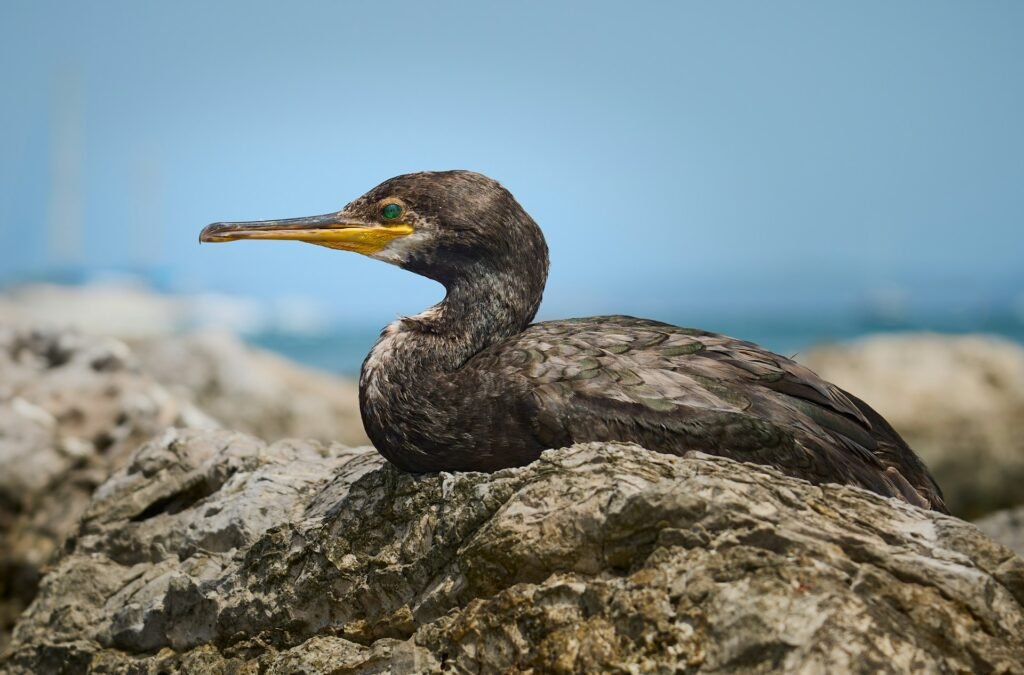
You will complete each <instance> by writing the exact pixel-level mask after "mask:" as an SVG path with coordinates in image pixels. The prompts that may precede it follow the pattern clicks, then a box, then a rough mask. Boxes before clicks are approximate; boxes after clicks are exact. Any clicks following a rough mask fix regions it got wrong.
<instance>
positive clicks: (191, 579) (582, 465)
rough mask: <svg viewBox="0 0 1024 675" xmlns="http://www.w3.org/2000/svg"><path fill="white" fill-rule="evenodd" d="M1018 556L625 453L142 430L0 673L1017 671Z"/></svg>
mask: <svg viewBox="0 0 1024 675" xmlns="http://www.w3.org/2000/svg"><path fill="white" fill-rule="evenodd" d="M1022 663H1024V560H1022V559H1021V558H1019V557H1017V556H1015V555H1013V553H1012V552H1011V551H1009V550H1008V549H1006V548H1004V547H1003V546H1000V545H998V544H996V543H994V542H992V541H991V540H989V539H988V538H987V537H985V536H984V535H983V534H982V533H981V532H980V531H979V530H978V529H977V528H976V527H974V526H973V525H970V524H968V523H965V522H963V521H960V520H957V519H955V518H952V517H949V516H943V515H940V514H936V513H934V512H930V511H924V510H921V509H917V508H914V507H912V506H909V505H907V504H905V503H902V502H899V501H896V500H885V499H883V498H881V497H878V496H877V495H874V494H872V493H869V492H866V491H863V490H859V489H857V488H851V487H843V486H824V487H816V486H812V485H810V484H808V483H806V482H804V481H801V480H798V479H794V478H789V477H786V476H783V475H781V474H780V473H778V472H775V471H773V470H771V469H767V468H765V467H762V466H756V465H746V464H739V463H736V462H731V461H728V460H723V459H718V458H713V457H709V456H706V455H700V454H692V455H689V456H687V457H673V456H668V455H661V454H657V453H653V452H649V451H647V450H644V449H642V448H639V447H637V446H633V445H625V444H588V445H579V446H574V447H572V448H566V449H561V450H553V451H548V452H546V453H544V455H543V456H542V457H541V459H540V460H538V461H536V462H534V463H532V464H530V465H528V466H525V467H519V468H514V469H506V470H503V471H499V472H497V473H494V474H479V473H460V474H454V475H453V474H446V473H442V474H432V475H422V476H414V475H408V474H403V473H401V472H399V471H397V470H395V469H394V468H393V467H391V466H389V465H386V464H385V463H384V462H383V460H382V459H381V458H380V457H379V456H378V455H377V454H376V453H375V452H374V451H373V450H371V449H369V448H355V449H353V448H347V447H344V446H341V445H338V444H334V445H329V446H328V445H322V444H318V443H314V442H306V441H280V442H277V443H274V444H272V445H269V446H268V445H266V444H264V443H263V442H261V441H258V440H256V439H254V438H252V437H249V436H245V435H241V434H237V433H233V432H226V431H193V430H168V431H166V432H164V433H163V434H162V435H161V436H160V437H159V438H157V439H154V440H153V441H151V442H149V443H147V444H146V445H144V446H143V447H142V448H141V449H140V450H139V451H138V452H137V453H136V454H135V455H134V456H133V458H132V460H131V462H130V463H129V464H128V465H127V466H125V467H124V468H122V469H120V470H119V471H118V472H117V473H115V474H114V475H113V476H112V477H111V478H110V480H109V481H107V482H106V483H105V484H104V485H103V486H101V487H100V488H99V489H98V490H97V491H96V493H95V496H94V499H93V501H92V503H91V504H90V505H89V507H88V510H87V512H86V513H85V515H84V517H83V519H82V521H81V524H80V526H79V528H78V530H77V532H76V534H75V535H74V536H73V537H72V538H71V539H70V540H69V541H68V543H67V545H66V547H65V555H64V556H63V558H62V559H61V560H60V561H59V563H58V564H57V565H56V566H55V568H54V569H53V571H52V572H51V573H50V574H49V575H47V576H46V577H45V579H44V580H43V584H42V588H41V591H40V593H39V595H38V596H37V598H36V600H35V602H34V603H33V604H32V605H31V607H29V609H28V610H27V611H26V612H25V614H24V615H23V618H22V620H21V622H20V623H19V624H18V626H17V628H16V630H15V637H14V642H13V644H12V647H11V649H10V651H9V652H8V654H7V656H6V660H5V661H4V662H3V663H0V670H3V671H4V672H9V673H12V674H20V673H37V672H47V673H59V672H63V673H81V672H96V673H122V672H132V673H225V672H261V673H263V672H265V673H296V672H304V673H320V672H333V673H340V672H352V673H370V672H396V673H423V672H441V671H444V672H480V673H499V672H556V673H557V672H566V673H568V672H653V673H658V672H664V673H670V672H671V673H674V672H680V671H694V672H696V671H720V672H721V671H745V672H768V671H773V672H774V671H782V672H797V671H799V672H822V673H824V672H863V673H868V672H872V673H873V672H878V671H880V670H889V671H915V672H916V671H921V672H969V671H996V672H1018V673H1019V672H1024V666H1022V665H1021V664H1022Z"/></svg>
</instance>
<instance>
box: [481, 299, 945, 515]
mask: <svg viewBox="0 0 1024 675" xmlns="http://www.w3.org/2000/svg"><path fill="white" fill-rule="evenodd" d="M474 361H475V362H476V363H475V364H474V365H475V367H478V368H481V369H486V370H487V371H488V372H492V373H502V374H504V375H509V376H512V377H515V378H522V379H524V380H526V382H527V388H528V390H529V391H530V392H531V394H532V396H533V398H534V400H535V402H536V405H537V415H536V424H537V428H536V430H535V432H536V434H537V435H538V437H539V439H540V440H541V442H543V443H545V444H546V446H547V447H555V446H558V445H565V444H568V443H571V442H578V441H599V440H631V441H635V442H637V443H640V444H641V445H645V446H646V447H649V448H650V449H654V450H659V451H662V452H671V453H676V454H682V453H684V452H687V451H689V450H701V451H704V452H708V453H712V454H717V455H723V456H728V457H731V458H733V459H737V460H740V461H752V462H757V463H761V464H769V465H774V466H777V467H778V468H780V469H782V470H784V471H786V472H787V473H791V474H794V475H798V476H801V477H804V478H807V479H809V480H811V481H813V482H817V483H823V482H841V483H852V484H859V485H862V486H863V487H866V488H869V489H871V490H874V491H876V492H878V493H880V494H884V495H889V496H900V497H902V498H904V499H906V500H907V501H910V502H911V503H916V504H919V505H922V506H929V505H930V506H933V507H934V508H938V509H939V510H944V506H943V503H942V495H941V491H940V490H939V488H938V486H937V485H936V484H935V482H934V480H932V478H931V476H930V475H929V474H928V472H927V469H925V467H924V466H923V464H922V463H921V462H920V460H918V458H917V457H916V456H915V455H914V453H913V452H912V451H911V450H910V449H909V448H908V447H907V445H906V443H904V442H903V440H902V439H901V438H900V437H899V435H898V434H897V433H896V432H895V431H894V430H893V429H892V427H890V426H889V425H888V424H887V423H886V422H885V420H884V419H882V417H881V416H880V415H878V413H876V412H875V411H874V410H872V409H871V408H870V407H868V406H867V405H866V404H865V403H863V402H862V401H860V400H859V399H857V398H856V397H854V396H852V395H850V394H848V393H846V392H844V391H843V390H841V389H839V388H838V387H836V386H834V385H832V384H829V383H828V382H825V381H824V380H822V379H821V378H819V377H818V376H817V375H815V374H814V373H813V372H812V371H810V370H809V369H807V368H805V367H803V366H801V365H800V364H798V363H796V362H794V361H791V360H789V359H787V358H785V357H782V356H779V355H777V354H773V353H771V352H769V351H767V350H764V349H762V348H760V347H758V346H757V345H754V344H752V343H749V342H743V341H740V340H735V339H732V338H729V337H725V336H722V335H716V334H713V333H707V332H704V331H699V330H691V329H686V328H679V327H676V326H671V325H668V324H663V323H659V322H655V321H648V320H643V319H636V318H632V317H625V316H608V317H592V318H587V319H571V320H566V321H549V322H542V323H538V324H534V325H532V326H530V327H529V328H527V330H526V331H524V332H523V333H521V334H519V335H517V336H515V337H513V338H511V339H510V340H508V341H505V342H503V343H501V344H499V345H496V346H495V347H492V348H491V349H489V350H486V351H485V352H483V353H481V354H480V355H478V356H477V357H475V359H474Z"/></svg>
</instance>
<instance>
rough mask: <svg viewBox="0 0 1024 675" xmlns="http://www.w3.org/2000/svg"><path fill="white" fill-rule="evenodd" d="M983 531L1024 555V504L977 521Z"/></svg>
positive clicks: (1018, 553) (976, 523)
mask: <svg viewBox="0 0 1024 675" xmlns="http://www.w3.org/2000/svg"><path fill="white" fill-rule="evenodd" d="M974 524H975V525H977V526H978V529H980V530H981V531H982V532H984V533H985V534H987V535H988V536H990V537H992V538H993V539H995V540H996V541H998V542H999V543H1000V544H1003V545H1004V546H1007V547H1009V548H1011V549H1013V550H1014V551H1016V552H1017V555H1019V556H1021V557H1024V506H1018V507H1017V508H1014V509H1006V510H1004V511H997V512H996V513H991V514H989V515H987V516H985V517H984V518H982V519H981V520H978V521H975V523H974Z"/></svg>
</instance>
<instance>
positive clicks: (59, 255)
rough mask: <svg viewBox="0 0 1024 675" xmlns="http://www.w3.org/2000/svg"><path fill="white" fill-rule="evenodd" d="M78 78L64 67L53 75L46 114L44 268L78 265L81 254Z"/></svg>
mask: <svg viewBox="0 0 1024 675" xmlns="http://www.w3.org/2000/svg"><path fill="white" fill-rule="evenodd" d="M82 131H83V120H82V77H81V74H80V73H79V71H78V70H77V69H75V68H72V67H68V68H67V69H65V70H63V71H61V72H60V73H59V74H58V75H57V76H56V77H55V78H54V92H53V102H52V110H51V117H50V142H51V147H50V163H51V164H50V192H49V195H48V210H47V211H48V213H47V224H48V228H47V249H46V251H47V258H48V260H47V267H49V268H50V269H51V270H52V269H64V270H66V269H73V268H79V267H80V266H81V265H82V264H83V263H84V259H83V256H82V241H83V238H82V220H83V219H82V163H83V161H82V160H83V158H82V149H83V142H82V137H83V133H82Z"/></svg>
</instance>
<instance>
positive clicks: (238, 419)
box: [0, 322, 366, 647]
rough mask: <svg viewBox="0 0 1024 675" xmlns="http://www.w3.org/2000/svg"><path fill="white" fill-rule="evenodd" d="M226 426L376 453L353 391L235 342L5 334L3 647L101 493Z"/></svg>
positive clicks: (1, 359)
mask: <svg viewBox="0 0 1024 675" xmlns="http://www.w3.org/2000/svg"><path fill="white" fill-rule="evenodd" d="M200 408H201V409H202V410H203V412H200ZM207 412H209V413H211V414H210V415H207V414H206V413H207ZM214 418H216V420H215V419H214ZM218 422H220V423H222V424H223V425H224V426H227V427H229V428H234V429H239V430H242V431H247V432H250V433H253V434H255V435H257V436H260V437H262V438H265V439H268V440H276V439H278V438H282V437H284V436H302V437H309V438H313V439H322V440H327V439H334V440H340V441H343V442H347V443H349V444H361V443H365V442H366V437H365V434H364V433H363V427H362V422H361V421H360V419H359V411H358V391H357V388H356V385H355V384H354V383H352V382H349V381H347V380H343V379H341V378H335V377H331V376H329V375H325V374H320V373H315V372H313V371H309V370H307V369H304V368H301V367H299V366H296V365H293V364H291V363H289V362H288V361H286V360H284V359H281V358H278V357H276V356H273V355H271V354H269V353H266V352H263V351H262V350H258V349H252V348H249V347H247V346H245V345H244V344H242V343H241V342H240V341H239V340H237V339H236V338H233V337H230V336H227V335H224V334H197V335H189V336H180V337H160V338H147V339H145V340H140V341H138V342H137V343H136V345H135V348H134V349H129V348H128V347H127V346H126V345H125V344H124V343H123V342H120V341H118V340H114V339H109V338H98V337H93V336H88V335H83V334H79V333H76V332H72V331H67V330H57V329H34V328H32V327H30V326H28V325H27V324H26V323H24V322H20V323H19V324H18V327H15V326H14V325H4V324H0V647H3V645H4V644H6V642H7V639H8V637H9V634H10V630H11V628H12V627H13V625H14V622H15V620H16V618H17V616H18V614H19V613H20V612H21V610H22V609H24V607H25V606H26V605H27V604H28V602H30V601H31V599H32V597H33V596H34V594H35V589H36V587H37V584H38V580H39V577H40V574H41V573H42V570H43V569H44V568H45V566H46V564H47V563H48V561H49V560H50V559H51V558H52V556H53V554H54V551H55V550H56V549H57V548H58V547H59V546H60V544H61V542H62V541H63V540H64V538H65V537H66V536H67V535H68V534H69V533H70V532H71V531H72V530H73V529H74V527H75V526H76V523H77V521H78V519H79V517H80V516H81V515H82V512H83V511H84V510H85V507H86V505H87V504H88V503H89V499H90V497H91V495H92V491H93V489H95V487H96V486H98V485H99V484H101V483H102V482H103V481H105V480H106V479H107V478H108V477H109V475H110V474H111V472H113V471H114V470H116V469H118V468H120V467H121V466H123V465H124V464H125V463H126V462H127V460H128V457H129V456H130V455H131V453H132V452H134V451H135V450H136V449H137V448H138V447H139V445H141V444H142V443H143V442H144V441H146V440H148V439H149V438H151V437H152V436H153V435H154V434H157V433H159V432H161V431H163V430H164V429H166V428H168V427H193V428H213V427H216V426H218Z"/></svg>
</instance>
